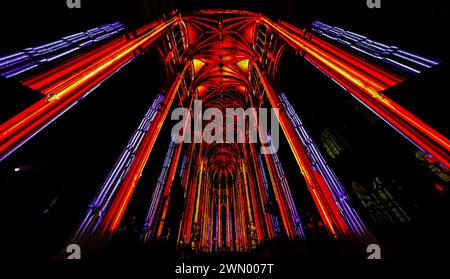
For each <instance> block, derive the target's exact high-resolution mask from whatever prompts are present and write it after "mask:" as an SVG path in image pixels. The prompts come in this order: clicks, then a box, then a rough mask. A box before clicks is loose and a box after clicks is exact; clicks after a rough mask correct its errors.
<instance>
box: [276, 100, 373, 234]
mask: <svg viewBox="0 0 450 279" xmlns="http://www.w3.org/2000/svg"><path fill="white" fill-rule="evenodd" d="M278 98H279V99H280V101H281V103H282V105H283V110H284V112H285V113H286V114H287V116H288V117H289V119H290V121H291V124H292V126H293V127H294V129H295V131H296V134H297V137H298V138H299V139H300V140H301V142H302V144H303V147H304V148H305V149H306V150H307V152H306V153H307V154H308V157H309V159H310V161H311V163H312V165H313V166H314V167H315V170H316V171H317V172H318V173H319V174H320V175H321V176H322V178H323V179H324V180H325V183H326V184H327V186H328V188H329V189H330V190H331V194H332V197H333V199H334V201H335V202H336V204H337V205H338V207H339V211H340V212H341V214H342V215H343V216H344V218H345V220H346V222H347V224H348V226H349V228H350V230H351V231H352V233H353V235H355V236H358V237H359V238H361V239H367V237H369V233H368V232H367V228H366V226H365V224H364V223H363V222H362V220H361V218H360V217H359V215H358V213H357V212H356V210H355V209H354V208H353V207H352V206H351V205H350V203H349V201H350V199H349V197H348V195H347V193H346V192H345V189H344V187H343V186H342V184H341V182H340V181H339V179H338V178H337V177H336V175H335V174H334V172H333V171H332V170H331V168H330V167H329V166H328V165H327V163H326V162H325V159H324V157H323V156H322V154H321V153H320V151H319V149H318V148H317V146H316V145H315V144H314V142H313V140H312V139H311V137H310V136H309V135H308V132H307V131H306V130H305V127H304V126H303V123H302V122H301V120H300V118H299V117H298V115H297V114H296V113H295V110H294V108H293V107H292V106H291V104H290V103H289V101H288V99H287V97H286V95H285V94H284V93H280V94H278Z"/></svg>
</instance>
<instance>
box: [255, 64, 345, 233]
mask: <svg viewBox="0 0 450 279" xmlns="http://www.w3.org/2000/svg"><path fill="white" fill-rule="evenodd" d="M253 65H254V67H255V69H256V71H257V73H258V75H259V78H260V81H261V83H262V85H263V87H264V90H265V92H266V96H267V98H268V99H269V101H270V104H271V105H272V107H274V108H278V106H279V104H280V100H279V99H278V97H277V95H276V94H275V92H274V90H273V88H272V86H271V85H270V83H269V82H268V81H267V80H266V77H265V76H264V75H263V74H262V73H261V71H260V69H259V67H258V66H257V65H256V64H253ZM276 116H277V118H278V120H279V122H280V125H281V128H282V129H283V132H284V134H285V136H286V139H287V141H288V143H289V146H290V147H291V150H292V152H293V153H294V157H295V160H296V161H297V164H298V166H299V167H300V171H301V172H302V174H303V176H304V178H305V180H306V185H307V186H308V189H309V190H310V192H311V195H312V197H313V200H314V202H315V203H316V206H317V208H318V211H319V213H320V215H321V217H322V219H323V221H324V223H325V226H326V228H327V229H328V231H329V233H330V234H331V235H332V236H334V237H342V236H350V235H349V228H348V226H347V224H346V222H345V219H344V217H343V216H342V215H341V213H340V211H339V208H338V206H337V205H336V203H335V201H334V200H333V196H332V193H331V191H330V189H329V188H328V186H327V185H326V183H325V181H324V180H323V178H322V176H321V175H320V174H319V173H318V172H317V171H316V170H315V169H314V167H313V165H312V163H311V161H310V160H309V158H308V155H307V153H306V150H305V149H304V147H303V146H302V144H301V141H300V139H299V138H298V136H297V134H296V131H295V129H294V127H293V126H292V124H291V122H290V119H289V118H288V116H287V115H286V114H285V113H283V112H281V113H280V112H279V111H278V110H276ZM266 158H267V154H266ZM269 166H270V164H268V167H269ZM272 172H273V171H272ZM269 173H270V172H269Z"/></svg>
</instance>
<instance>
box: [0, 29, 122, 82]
mask: <svg viewBox="0 0 450 279" xmlns="http://www.w3.org/2000/svg"><path fill="white" fill-rule="evenodd" d="M124 30H125V26H124V25H123V24H122V23H120V22H115V23H111V24H104V25H101V26H99V27H96V28H92V29H89V30H87V31H84V32H79V33H76V34H72V35H69V36H66V37H64V38H61V39H59V40H56V41H54V42H50V43H46V44H44V45H40V46H35V47H29V48H26V49H23V50H21V51H19V52H16V53H12V54H8V55H6V56H3V57H0V76H3V77H6V78H10V77H13V76H16V75H18V74H22V73H24V72H27V71H29V70H31V69H35V68H36V67H38V66H41V65H43V64H46V63H48V62H51V61H54V60H56V59H61V58H62V57H64V56H67V55H69V54H71V53H73V52H76V51H79V50H81V49H83V48H86V47H87V46H90V45H91V44H94V43H97V42H100V41H103V40H105V39H107V38H109V37H111V36H114V35H117V34H120V33H123V32H124Z"/></svg>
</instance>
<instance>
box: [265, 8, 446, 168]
mask: <svg viewBox="0 0 450 279" xmlns="http://www.w3.org/2000/svg"><path fill="white" fill-rule="evenodd" d="M262 21H263V22H264V23H265V24H267V25H268V26H270V27H271V28H273V29H274V30H275V31H276V32H277V33H278V34H279V36H280V37H281V38H282V39H284V40H285V41H286V42H287V43H288V44H289V45H291V46H292V47H294V48H296V49H298V50H299V51H301V52H302V53H303V55H304V57H305V59H307V60H308V61H309V62H310V63H312V64H313V65H314V66H315V67H317V68H318V69H320V70H321V71H322V72H323V73H325V74H326V75H327V76H329V77H330V78H332V79H333V80H334V81H335V82H336V83H338V84H339V85H340V86H342V87H343V88H344V89H345V90H346V91H347V92H348V93H350V94H351V95H352V96H353V97H355V98H356V99H358V101H360V102H361V103H363V104H364V105H365V106H366V107H367V108H369V109H370V110H371V111H372V112H373V113H375V114H376V115H377V116H379V117H380V118H381V119H383V121H385V122H386V123H388V124H389V125H390V126H392V127H393V128H394V129H395V130H397V131H398V132H399V133H400V134H402V135H403V136H404V137H405V138H406V139H408V140H409V141H410V142H412V143H413V144H414V145H416V146H417V147H418V148H420V149H421V150H423V151H424V152H426V153H427V154H430V155H431V156H433V157H434V158H435V159H436V160H437V161H439V162H440V163H441V164H442V165H443V166H445V167H446V168H450V141H449V139H447V138H446V137H444V136H443V135H442V134H440V133H438V132H437V131H436V130H434V129H433V128H432V127H431V126H429V125H428V124H426V123H425V122H423V121H422V120H420V119H419V118H418V117H416V116H415V115H414V114H412V113H411V112H409V111H408V110H406V109H405V108H403V107H402V106H400V105H399V104H397V103H395V102H394V101H393V100H391V99H389V98H388V97H386V96H384V95H383V94H382V93H381V92H382V91H383V90H385V89H387V88H388V86H386V85H383V84H382V83H381V82H379V79H378V78H374V76H375V74H376V73H375V72H374V71H371V72H370V74H368V73H366V72H365V71H363V69H362V68H361V67H359V66H358V65H354V64H352V63H349V62H348V61H346V59H345V57H344V56H345V55H347V53H346V52H344V51H343V50H339V52H338V53H337V54H336V55H331V54H330V53H329V52H326V51H325V50H324V49H323V48H321V47H320V46H318V45H315V44H313V43H312V42H310V41H308V40H307V39H306V38H302V37H301V36H299V33H298V32H297V33H295V32H293V31H292V30H289V29H288V28H286V24H277V23H273V22H272V21H271V20H269V19H268V18H266V17H262Z"/></svg>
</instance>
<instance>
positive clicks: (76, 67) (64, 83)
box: [0, 17, 177, 161]
mask: <svg viewBox="0 0 450 279" xmlns="http://www.w3.org/2000/svg"><path fill="white" fill-rule="evenodd" d="M176 20H177V18H176V17H172V18H171V19H169V20H168V21H166V22H161V23H158V22H154V23H152V24H149V25H148V28H147V27H146V28H144V29H138V30H137V31H136V32H135V34H136V36H135V37H133V38H130V39H127V38H125V37H120V38H117V39H114V40H112V41H111V42H108V43H106V44H105V45H103V46H100V47H98V48H96V49H94V50H91V51H89V52H88V53H86V54H84V55H80V56H77V57H74V58H73V59H71V60H69V61H67V62H66V63H63V64H61V65H59V66H56V67H55V68H53V69H50V70H48V71H47V72H45V73H43V74H39V75H37V76H36V77H33V78H31V79H29V80H26V81H24V85H26V86H29V87H30V88H32V89H34V90H38V91H40V92H42V93H44V94H46V96H45V97H44V98H43V99H41V100H40V101H38V102H36V103H35V104H33V105H32V106H30V107H28V108H27V109H25V110H24V111H22V112H20V113H19V114H17V115H16V116H14V117H13V118H11V119H9V120H8V121H6V122H5V123H3V124H1V125H0V161H1V160H3V159H5V158H6V157H7V156H8V155H9V154H11V153H12V152H14V150H16V149H17V148H19V147H20V146H21V145H22V144H24V143H25V142H26V141H28V140H29V139H30V138H32V137H33V136H34V135H36V134H37V133H39V132H40V131H41V130H42V129H44V128H45V127H46V126H47V125H49V124H50V123H52V122H53V121H54V120H56V119H57V118H58V117H59V116H60V115H62V114H64V113H65V112H66V111H67V110H69V109H70V108H71V107H73V106H74V105H76V104H77V102H78V101H79V100H80V99H82V98H84V97H86V96H87V95H88V94H89V93H91V92H92V91H93V90H94V89H95V88H96V87H98V86H99V85H100V84H101V83H102V82H104V81H105V80H106V79H107V78H109V77H110V76H112V75H114V73H116V72H117V71H118V70H119V69H121V68H122V67H123V66H125V65H127V64H128V63H129V62H130V61H132V60H133V59H134V57H135V55H136V54H137V53H139V52H140V51H141V50H142V49H143V48H146V47H147V46H149V45H150V44H151V43H152V42H153V41H154V40H155V39H156V38H158V37H159V35H160V34H161V32H162V31H163V30H165V29H166V28H167V27H168V26H170V25H172V24H173V23H174V22H176Z"/></svg>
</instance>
